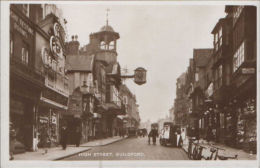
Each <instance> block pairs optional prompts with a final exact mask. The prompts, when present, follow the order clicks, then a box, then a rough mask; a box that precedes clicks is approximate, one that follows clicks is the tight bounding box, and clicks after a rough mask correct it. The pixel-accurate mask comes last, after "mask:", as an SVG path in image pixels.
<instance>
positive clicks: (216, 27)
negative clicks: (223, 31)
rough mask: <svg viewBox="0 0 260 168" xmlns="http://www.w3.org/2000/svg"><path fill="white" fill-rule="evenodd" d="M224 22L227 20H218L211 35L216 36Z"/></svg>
mask: <svg viewBox="0 0 260 168" xmlns="http://www.w3.org/2000/svg"><path fill="white" fill-rule="evenodd" d="M224 21H225V18H220V19H219V20H218V23H217V24H216V25H215V27H214V28H213V30H212V31H211V34H215V33H216V32H217V31H218V29H219V27H220V26H221V24H222V23H223V22H224Z"/></svg>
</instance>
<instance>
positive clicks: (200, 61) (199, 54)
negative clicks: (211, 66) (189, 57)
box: [193, 48, 213, 67]
mask: <svg viewBox="0 0 260 168" xmlns="http://www.w3.org/2000/svg"><path fill="white" fill-rule="evenodd" d="M212 52H213V49H211V48H210V49H194V50H193V58H194V63H195V65H196V67H205V66H206V65H207V64H208V60H209V58H210V57H211V54H212Z"/></svg>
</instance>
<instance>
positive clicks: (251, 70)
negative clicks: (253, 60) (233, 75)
mask: <svg viewBox="0 0 260 168" xmlns="http://www.w3.org/2000/svg"><path fill="white" fill-rule="evenodd" d="M241 71H242V74H245V75H248V74H255V68H242V70H241Z"/></svg>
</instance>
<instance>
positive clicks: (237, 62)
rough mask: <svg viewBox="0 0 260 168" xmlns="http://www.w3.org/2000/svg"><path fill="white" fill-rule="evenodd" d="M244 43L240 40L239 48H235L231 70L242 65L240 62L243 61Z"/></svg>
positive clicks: (234, 70)
mask: <svg viewBox="0 0 260 168" xmlns="http://www.w3.org/2000/svg"><path fill="white" fill-rule="evenodd" d="M244 46H245V43H244V42H242V44H241V45H240V46H239V48H238V49H237V50H236V52H235V54H234V56H233V72H236V70H237V69H238V68H239V67H240V66H241V65H242V63H243V62H244V61H245V51H244V50H245V47H244Z"/></svg>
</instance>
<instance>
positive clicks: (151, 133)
mask: <svg viewBox="0 0 260 168" xmlns="http://www.w3.org/2000/svg"><path fill="white" fill-rule="evenodd" d="M151 137H153V130H152V129H151V130H150V132H149V134H148V144H149V145H150V140H151Z"/></svg>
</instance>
